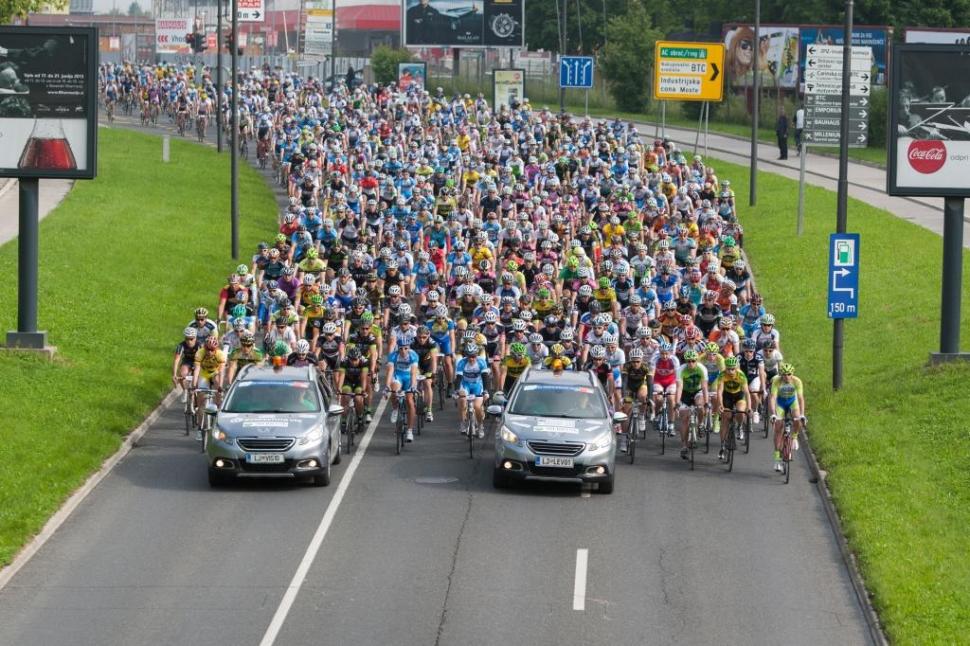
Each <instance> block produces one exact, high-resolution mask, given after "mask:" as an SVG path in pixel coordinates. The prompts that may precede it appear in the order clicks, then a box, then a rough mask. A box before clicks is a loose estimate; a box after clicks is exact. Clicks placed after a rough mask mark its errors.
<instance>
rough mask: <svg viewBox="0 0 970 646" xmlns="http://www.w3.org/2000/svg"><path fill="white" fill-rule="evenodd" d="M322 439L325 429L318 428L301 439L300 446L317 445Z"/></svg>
mask: <svg viewBox="0 0 970 646" xmlns="http://www.w3.org/2000/svg"><path fill="white" fill-rule="evenodd" d="M322 439H323V427H322V426H318V427H316V428H315V429H313V430H312V431H310V432H309V433H307V434H306V435H304V436H303V437H301V438H300V446H305V445H307V444H316V443H317V442H319V441H320V440H322Z"/></svg>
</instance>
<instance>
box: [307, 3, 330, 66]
mask: <svg viewBox="0 0 970 646" xmlns="http://www.w3.org/2000/svg"><path fill="white" fill-rule="evenodd" d="M333 18H334V16H333V8H332V6H331V3H330V0H306V27H305V29H304V32H303V53H304V54H308V55H310V56H329V55H330V53H331V50H332V49H333V25H334V20H333Z"/></svg>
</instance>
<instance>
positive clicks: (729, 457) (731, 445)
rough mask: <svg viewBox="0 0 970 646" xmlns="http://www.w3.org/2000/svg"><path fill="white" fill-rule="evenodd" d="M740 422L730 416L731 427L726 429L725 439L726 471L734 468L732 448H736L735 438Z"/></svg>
mask: <svg viewBox="0 0 970 646" xmlns="http://www.w3.org/2000/svg"><path fill="white" fill-rule="evenodd" d="M740 426H741V425H740V424H739V423H738V422H737V418H734V417H732V418H731V428H730V429H728V430H729V432H728V440H727V447H725V448H727V470H728V473H730V472H731V471H733V470H734V449H735V448H737V442H736V441H735V438H736V437H737V432H738V428H740Z"/></svg>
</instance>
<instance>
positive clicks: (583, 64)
mask: <svg viewBox="0 0 970 646" xmlns="http://www.w3.org/2000/svg"><path fill="white" fill-rule="evenodd" d="M593 67H594V65H593V57H592V56H563V57H561V58H560V59H559V87H578V88H586V89H587V90H588V89H589V88H591V87H593Z"/></svg>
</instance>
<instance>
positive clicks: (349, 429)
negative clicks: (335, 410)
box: [344, 402, 357, 453]
mask: <svg viewBox="0 0 970 646" xmlns="http://www.w3.org/2000/svg"><path fill="white" fill-rule="evenodd" d="M356 432H357V407H356V406H355V405H354V403H353V402H351V404H350V411H349V412H348V413H347V419H346V425H345V426H344V433H346V435H347V453H350V452H351V451H352V450H353V448H354V433H356Z"/></svg>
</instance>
